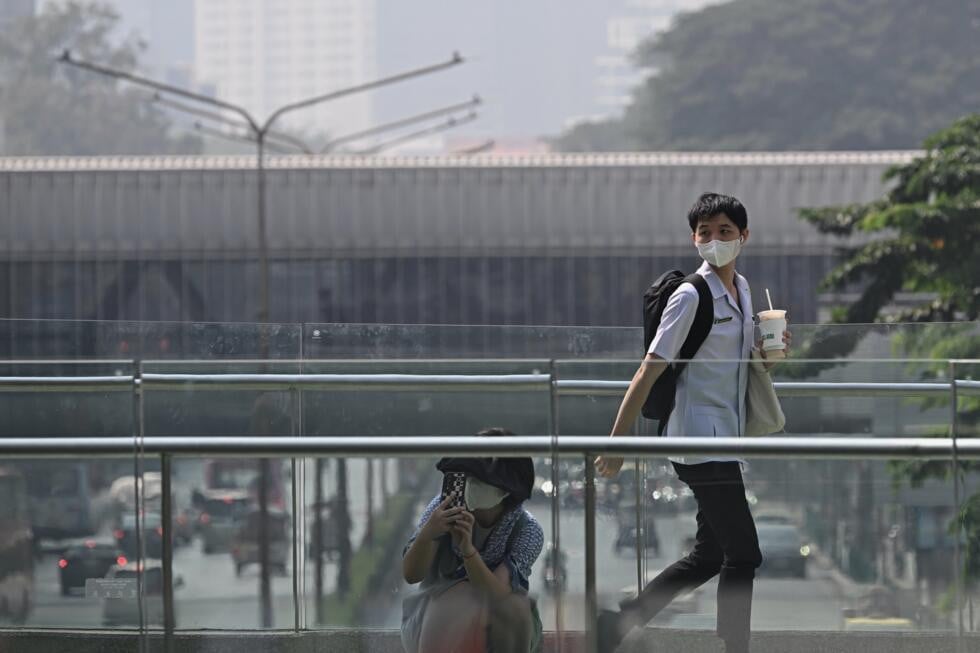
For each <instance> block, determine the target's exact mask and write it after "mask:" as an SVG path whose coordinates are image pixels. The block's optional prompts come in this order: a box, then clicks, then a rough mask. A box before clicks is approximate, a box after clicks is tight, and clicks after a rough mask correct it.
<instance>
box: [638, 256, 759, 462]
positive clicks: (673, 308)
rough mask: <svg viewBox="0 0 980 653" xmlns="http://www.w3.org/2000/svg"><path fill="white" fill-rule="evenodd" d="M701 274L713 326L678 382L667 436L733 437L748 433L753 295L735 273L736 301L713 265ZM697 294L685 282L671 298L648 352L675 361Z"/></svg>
mask: <svg viewBox="0 0 980 653" xmlns="http://www.w3.org/2000/svg"><path fill="white" fill-rule="evenodd" d="M697 273H698V274H700V275H701V276H702V277H704V279H705V281H707V282H708V288H709V289H710V290H711V296H712V300H713V308H714V324H712V326H711V332H710V333H709V334H708V337H707V338H706V339H705V341H704V343H703V344H702V345H701V348H700V349H698V352H697V353H696V354H695V355H694V358H693V359H691V362H690V363H688V364H687V365H686V366H685V368H684V370H683V372H681V375H680V377H679V378H678V379H677V392H676V395H675V398H674V409H673V411H672V412H671V413H670V418H669V419H668V421H667V428H666V430H665V431H664V433H663V435H664V436H665V437H734V436H741V435H742V434H744V433H745V390H746V385H747V382H748V363H747V361H748V360H749V357H750V355H751V350H752V344H753V338H754V330H755V324H754V322H753V319H752V315H753V312H752V296H751V293H750V292H749V284H748V282H747V281H746V280H745V277H743V276H742V275H740V274H738V273H737V272H736V273H735V288H736V290H737V291H738V297H739V299H738V301H737V302H736V301H735V298H734V297H732V295H731V294H730V293H729V292H728V291H727V290H726V289H725V285H724V283H723V282H722V280H721V279H720V278H719V277H718V275H717V274H716V273H715V271H714V270H713V269H712V268H711V266H710V265H708V264H707V263H704V264H702V265H701V267H700V268H698V270H697ZM697 308H698V291H697V288H695V287H694V286H693V285H692V284H690V283H686V282H685V283H682V284H681V285H680V286H679V287H678V288H677V290H675V291H674V293H673V294H672V295H671V296H670V297H669V298H668V300H667V306H666V307H665V308H664V312H663V316H662V317H661V319H660V326H659V328H658V329H657V333H656V335H655V336H654V338H653V341H652V342H651V343H650V349H649V350H648V353H651V354H656V355H657V356H659V357H660V358H663V359H664V360H666V361H668V362H670V363H673V362H675V361H677V360H678V356H679V355H680V350H681V345H683V344H684V340H685V339H686V338H687V335H688V333H689V332H690V330H691V326H692V325H693V324H694V316H695V314H696V312H697ZM671 460H674V461H675V462H679V463H684V464H689V465H691V464H697V463H702V462H709V461H733V460H739V459H738V458H731V457H721V456H718V457H716V456H712V457H709V458H691V457H687V459H684V458H671Z"/></svg>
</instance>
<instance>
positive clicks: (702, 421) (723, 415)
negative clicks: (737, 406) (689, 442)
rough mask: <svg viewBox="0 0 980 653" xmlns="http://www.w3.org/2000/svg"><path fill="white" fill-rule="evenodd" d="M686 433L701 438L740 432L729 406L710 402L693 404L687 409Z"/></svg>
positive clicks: (731, 434) (725, 435) (732, 434)
mask: <svg viewBox="0 0 980 653" xmlns="http://www.w3.org/2000/svg"><path fill="white" fill-rule="evenodd" d="M685 422H686V424H687V430H686V432H685V433H684V435H687V436H691V437H700V438H711V437H715V436H719V437H727V436H734V435H736V434H737V433H738V423H737V420H736V417H735V415H734V414H733V413H732V411H730V410H729V409H727V408H722V407H721V406H711V405H708V404H691V405H690V406H689V407H688V409H687V419H686V420H685Z"/></svg>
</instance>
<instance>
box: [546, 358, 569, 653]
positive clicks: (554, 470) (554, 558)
mask: <svg viewBox="0 0 980 653" xmlns="http://www.w3.org/2000/svg"><path fill="white" fill-rule="evenodd" d="M548 368H549V372H550V375H551V380H550V382H549V383H548V399H549V408H548V411H549V413H548V417H549V425H548V426H549V427H550V431H551V433H550V435H551V550H552V555H551V573H552V577H553V578H554V579H555V583H556V585H555V587H556V591H555V593H554V596H555V637H556V639H555V653H562V645H563V641H562V638H563V636H564V635H563V633H564V630H565V628H564V619H563V617H564V615H563V614H562V612H563V611H562V607H563V603H564V600H565V599H564V595H565V587H564V585H562V584H561V583H560V580H559V579H560V578H561V576H560V574H559V571H560V569H561V501H560V497H559V496H558V481H559V479H558V460H559V459H558V415H559V413H558V387H557V386H558V368H557V365H556V364H555V361H554V360H551V361H549V365H548Z"/></svg>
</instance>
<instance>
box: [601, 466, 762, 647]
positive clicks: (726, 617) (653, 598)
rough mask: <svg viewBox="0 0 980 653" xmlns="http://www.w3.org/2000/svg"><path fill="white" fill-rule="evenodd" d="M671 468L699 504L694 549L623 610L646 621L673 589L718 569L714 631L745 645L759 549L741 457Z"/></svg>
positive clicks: (625, 603) (674, 593)
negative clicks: (747, 497)
mask: <svg viewBox="0 0 980 653" xmlns="http://www.w3.org/2000/svg"><path fill="white" fill-rule="evenodd" d="M674 469H675V470H676V471H677V476H678V477H679V478H680V479H681V481H683V482H684V483H686V484H687V485H688V487H690V488H691V490H692V491H693V492H694V498H695V499H696V500H697V504H698V514H697V522H698V532H697V536H696V538H695V545H694V550H693V551H691V552H690V553H689V554H688V555H687V556H685V557H684V558H681V559H680V560H678V561H677V562H675V563H674V564H672V565H671V566H669V567H667V568H666V569H664V570H663V572H661V573H660V574H659V575H658V576H657V577H656V578H654V579H653V580H652V581H650V583H649V584H648V585H647V586H646V587H644V588H643V591H642V592H641V593H640V596H639V597H637V598H635V599H629V600H627V601H623V602H622V603H621V604H620V608H621V609H622V611H623V616H624V617H625V618H626V619H628V620H629V621H630V622H632V623H636V624H641V623H646V622H647V621H649V620H650V619H652V618H653V617H654V615H656V614H657V613H658V612H660V611H661V610H662V609H663V608H664V607H666V606H667V604H668V603H670V602H671V601H672V600H673V599H674V597H676V596H677V595H679V594H681V593H683V592H686V591H690V590H692V589H694V588H695V587H698V586H699V585H702V584H703V583H705V582H706V581H708V580H710V579H712V578H714V576H715V574H720V577H719V579H718V636H719V637H721V638H722V639H723V640H725V642H726V643H727V645H728V647H729V649H730V650H747V647H748V642H749V622H750V621H751V617H752V582H753V580H754V578H755V570H756V569H757V568H758V567H759V565H760V564H762V553H761V552H760V551H759V536H758V534H757V533H756V530H755V522H754V521H753V520H752V513H751V512H749V505H748V502H747V501H746V500H745V485H744V484H743V482H742V472H741V469H740V466H739V463H737V462H712V463H702V464H698V465H681V464H678V463H674Z"/></svg>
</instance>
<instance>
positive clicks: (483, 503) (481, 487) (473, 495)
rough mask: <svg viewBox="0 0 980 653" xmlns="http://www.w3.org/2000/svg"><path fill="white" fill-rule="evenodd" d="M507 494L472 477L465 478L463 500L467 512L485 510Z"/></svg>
mask: <svg viewBox="0 0 980 653" xmlns="http://www.w3.org/2000/svg"><path fill="white" fill-rule="evenodd" d="M507 494H508V493H507V492H504V491H503V490H501V489H500V488H499V487H495V486H493V485H490V484H489V483H484V482H483V481H481V480H480V479H478V478H474V477H473V476H467V477H466V487H465V489H464V490H463V500H464V501H465V502H466V509H467V510H486V509H487V508H493V507H494V506H496V505H497V504H498V503H500V502H501V501H503V500H504V499H505V498H506V497H507Z"/></svg>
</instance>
